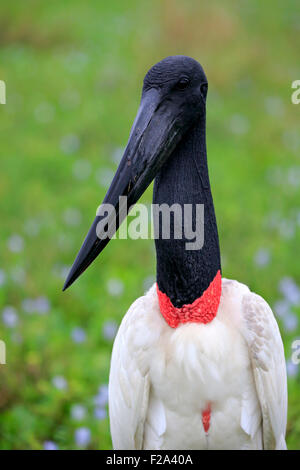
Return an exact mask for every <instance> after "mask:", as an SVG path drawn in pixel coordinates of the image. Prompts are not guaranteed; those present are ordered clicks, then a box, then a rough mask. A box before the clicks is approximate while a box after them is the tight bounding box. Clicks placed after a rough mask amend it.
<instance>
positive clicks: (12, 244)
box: [7, 234, 24, 253]
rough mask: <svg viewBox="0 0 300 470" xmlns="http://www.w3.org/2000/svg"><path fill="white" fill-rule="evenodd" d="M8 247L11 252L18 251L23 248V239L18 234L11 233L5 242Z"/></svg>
mask: <svg viewBox="0 0 300 470" xmlns="http://www.w3.org/2000/svg"><path fill="white" fill-rule="evenodd" d="M7 245H8V248H9V250H10V251H12V252H13V253H20V251H22V250H23V248H24V240H23V238H22V237H21V236H20V235H17V234H14V235H12V236H11V237H10V238H9V239H8V242H7Z"/></svg>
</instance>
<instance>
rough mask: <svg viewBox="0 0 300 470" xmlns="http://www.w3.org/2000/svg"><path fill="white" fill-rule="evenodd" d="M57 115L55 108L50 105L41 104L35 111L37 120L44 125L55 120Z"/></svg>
mask: <svg viewBox="0 0 300 470" xmlns="http://www.w3.org/2000/svg"><path fill="white" fill-rule="evenodd" d="M54 114H55V110H54V107H53V106H52V104H50V103H46V102H44V103H40V104H39V105H38V106H37V107H36V108H35V111H34V115H35V119H36V120H37V121H38V122H41V123H42V124H45V123H47V122H50V121H52V120H53V118H54Z"/></svg>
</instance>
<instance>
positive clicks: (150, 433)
mask: <svg viewBox="0 0 300 470" xmlns="http://www.w3.org/2000/svg"><path fill="white" fill-rule="evenodd" d="M207 86H208V85H207V78H206V76H205V73H204V71H203V68H202V67H201V65H200V64H199V63H198V62H197V61H196V60H194V59H192V58H189V57H186V56H172V57H167V58H165V59H163V60H162V61H160V62H158V63H157V64H156V65H154V66H153V67H152V68H151V69H150V70H149V71H148V73H147V74H146V76H145V78H144V83H143V90H142V97H141V103H140V107H139V110H138V113H137V116H136V119H135V121H134V124H133V126H132V129H131V133H130V136H129V141H128V144H127V147H126V149H125V153H124V155H123V158H122V160H121V162H120V164H119V167H118V169H117V172H116V174H115V176H114V178H113V181H112V183H111V186H110V188H109V190H108V192H107V194H106V196H105V199H104V201H103V203H110V204H112V205H113V206H114V207H115V208H116V211H117V213H118V214H119V215H120V214H121V211H120V207H119V202H118V201H119V196H126V197H127V199H128V208H129V207H131V206H132V205H133V204H135V203H136V202H137V201H138V199H139V198H140V196H141V195H142V194H143V192H144V191H145V189H146V188H147V187H148V185H149V184H150V183H151V181H152V180H153V179H155V181H154V192H153V202H154V203H155V204H168V205H169V206H171V205H172V204H174V203H176V204H180V205H181V206H183V205H184V204H192V205H193V206H196V204H199V203H200V204H204V244H203V246H202V248H201V249H197V250H187V249H186V248H185V242H186V240H185V239H184V237H183V238H182V239H176V238H175V237H173V238H172V237H170V239H163V238H162V237H160V236H158V237H157V238H156V240H155V245H156V262H157V276H156V283H155V284H154V285H153V286H152V287H151V289H150V290H149V291H148V292H147V293H146V294H145V295H144V296H142V297H140V298H138V299H137V300H136V301H135V302H134V303H133V304H132V305H131V307H130V308H129V310H128V312H127V313H126V315H125V316H124V318H123V320H122V323H121V325H120V328H119V331H118V333H117V336H116V338H115V342H114V346H113V352H112V358H111V368H110V377H109V415H110V428H111V435H112V441H113V446H114V448H115V449H152V450H153V449H285V448H286V443H285V432H286V415H287V377H286V366H285V358H284V349H283V344H282V339H281V336H280V332H279V329H278V325H277V322H276V320H275V318H274V315H273V313H272V311H271V309H270V307H269V305H268V304H267V302H266V301H265V300H264V299H263V298H262V297H260V296H259V295H256V294H255V293H253V292H251V291H250V290H249V288H248V287H247V286H246V285H244V284H242V283H240V282H238V281H235V280H229V279H225V278H222V276H221V263H220V250H219V239H218V231H217V223H216V218H215V212H214V204H213V199H212V194H211V189H210V181H209V175H208V167H207V153H206V125H205V122H206V95H207ZM123 217H126V214H125V216H123ZM193 217H194V215H193ZM119 219H120V220H118V223H117V225H116V227H115V230H117V229H118V227H119V224H120V223H121V222H122V220H123V219H122V217H121V216H120V217H119ZM121 219H122V220H121ZM99 220H101V216H99V215H97V217H96V218H95V220H94V223H93V224H92V226H91V228H90V231H89V233H88V235H87V237H86V239H85V241H84V243H83V245H82V247H81V250H80V251H79V254H78V256H77V258H76V260H75V262H74V264H73V266H72V268H71V270H70V273H69V275H68V278H67V280H66V282H65V286H64V289H66V288H67V287H68V286H70V285H71V284H72V283H73V282H74V281H75V279H76V278H78V276H79V275H80V274H81V273H82V272H83V271H84V270H85V269H86V268H87V267H88V266H89V265H90V264H91V262H92V261H93V260H94V259H95V258H96V256H98V255H99V253H100V252H101V251H102V250H103V248H104V247H105V246H106V244H107V243H108V241H109V240H110V238H109V237H107V236H106V237H104V236H103V237H101V233H97V230H96V228H97V225H98V222H99Z"/></svg>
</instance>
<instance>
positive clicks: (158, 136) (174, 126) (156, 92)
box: [64, 56, 207, 289]
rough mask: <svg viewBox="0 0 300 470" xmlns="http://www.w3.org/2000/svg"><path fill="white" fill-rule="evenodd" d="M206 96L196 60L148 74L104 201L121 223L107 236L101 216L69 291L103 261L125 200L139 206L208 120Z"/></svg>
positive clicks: (179, 60) (170, 63)
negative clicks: (183, 143) (196, 127)
mask: <svg viewBox="0 0 300 470" xmlns="http://www.w3.org/2000/svg"><path fill="white" fill-rule="evenodd" d="M206 94H207V79H206V76H205V73H204V71H203V69H202V67H201V65H200V64H199V63H198V62H197V61H196V60H194V59H192V58H190V57H186V56H171V57H167V58H166V59H163V60H162V61H160V62H158V63H157V64H156V65H154V66H153V67H152V68H151V69H150V70H149V72H148V73H147V74H146V76H145V79H144V85H143V92H142V98H141V104H140V107H139V110H138V113H137V116H136V118H135V121H134V123H133V126H132V129H131V132H130V136H129V141H128V144H127V147H126V149H125V153H124V155H123V158H122V160H121V162H120V165H119V167H118V169H117V172H116V174H115V176H114V179H113V181H112V183H111V186H110V188H109V190H108V192H107V194H106V196H105V198H104V201H103V203H105V204H110V205H112V206H113V207H114V208H115V210H116V212H117V221H116V223H113V224H112V225H111V227H112V228H111V230H110V228H109V229H106V230H105V232H104V231H103V230H102V228H104V227H107V225H109V224H110V220H111V219H109V218H108V217H107V215H106V218H107V221H106V220H105V223H104V222H103V221H104V219H105V215H103V214H102V215H101V213H100V212H101V211H100V212H99V211H98V215H97V217H96V218H95V220H94V222H93V224H92V227H91V228H90V231H89V233H88V235H87V237H86V239H85V241H84V243H83V245H82V247H81V250H80V252H79V254H78V256H77V258H76V260H75V262H74V264H73V266H72V268H71V271H70V273H69V275H68V278H67V280H66V283H65V286H64V289H66V288H67V287H68V286H69V285H71V284H72V283H73V282H74V281H75V279H76V278H77V277H78V276H79V275H80V274H81V273H82V272H83V271H84V270H85V269H86V268H87V267H88V266H89V264H91V262H92V261H93V260H94V259H95V258H96V256H98V255H99V253H100V252H101V251H102V250H103V249H104V247H105V246H106V245H107V243H108V242H109V240H110V239H111V237H112V236H113V235H114V233H115V231H116V230H117V229H118V227H119V225H120V223H121V222H122V220H123V219H124V215H122V216H121V214H123V211H122V210H121V207H119V197H120V196H126V197H127V207H128V208H130V206H132V205H133V204H135V203H136V202H137V201H138V199H139V198H140V196H141V195H142V194H143V192H144V191H145V190H146V188H147V187H148V186H149V184H150V183H151V181H152V180H153V179H154V178H155V176H156V175H157V173H158V172H159V170H160V169H161V167H162V165H163V164H164V163H165V162H166V160H167V159H168V157H169V156H170V155H171V154H172V152H173V150H174V149H175V148H176V146H177V145H178V143H179V142H180V140H181V139H182V137H183V135H184V134H185V132H187V130H188V129H189V128H191V126H192V125H193V124H194V123H195V121H196V120H197V119H199V118H200V116H201V115H203V114H205V104H206ZM100 210H101V206H100ZM125 216H126V214H125ZM122 217H123V218H122ZM106 222H107V223H106ZM99 226H100V227H102V228H101V230H99Z"/></svg>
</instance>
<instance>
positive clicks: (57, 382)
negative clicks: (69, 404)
mask: <svg viewBox="0 0 300 470" xmlns="http://www.w3.org/2000/svg"><path fill="white" fill-rule="evenodd" d="M52 384H53V385H54V387H55V388H56V389H57V390H66V389H67V388H68V382H67V381H66V379H65V378H64V377H62V376H61V375H56V376H55V377H53V379H52Z"/></svg>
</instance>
